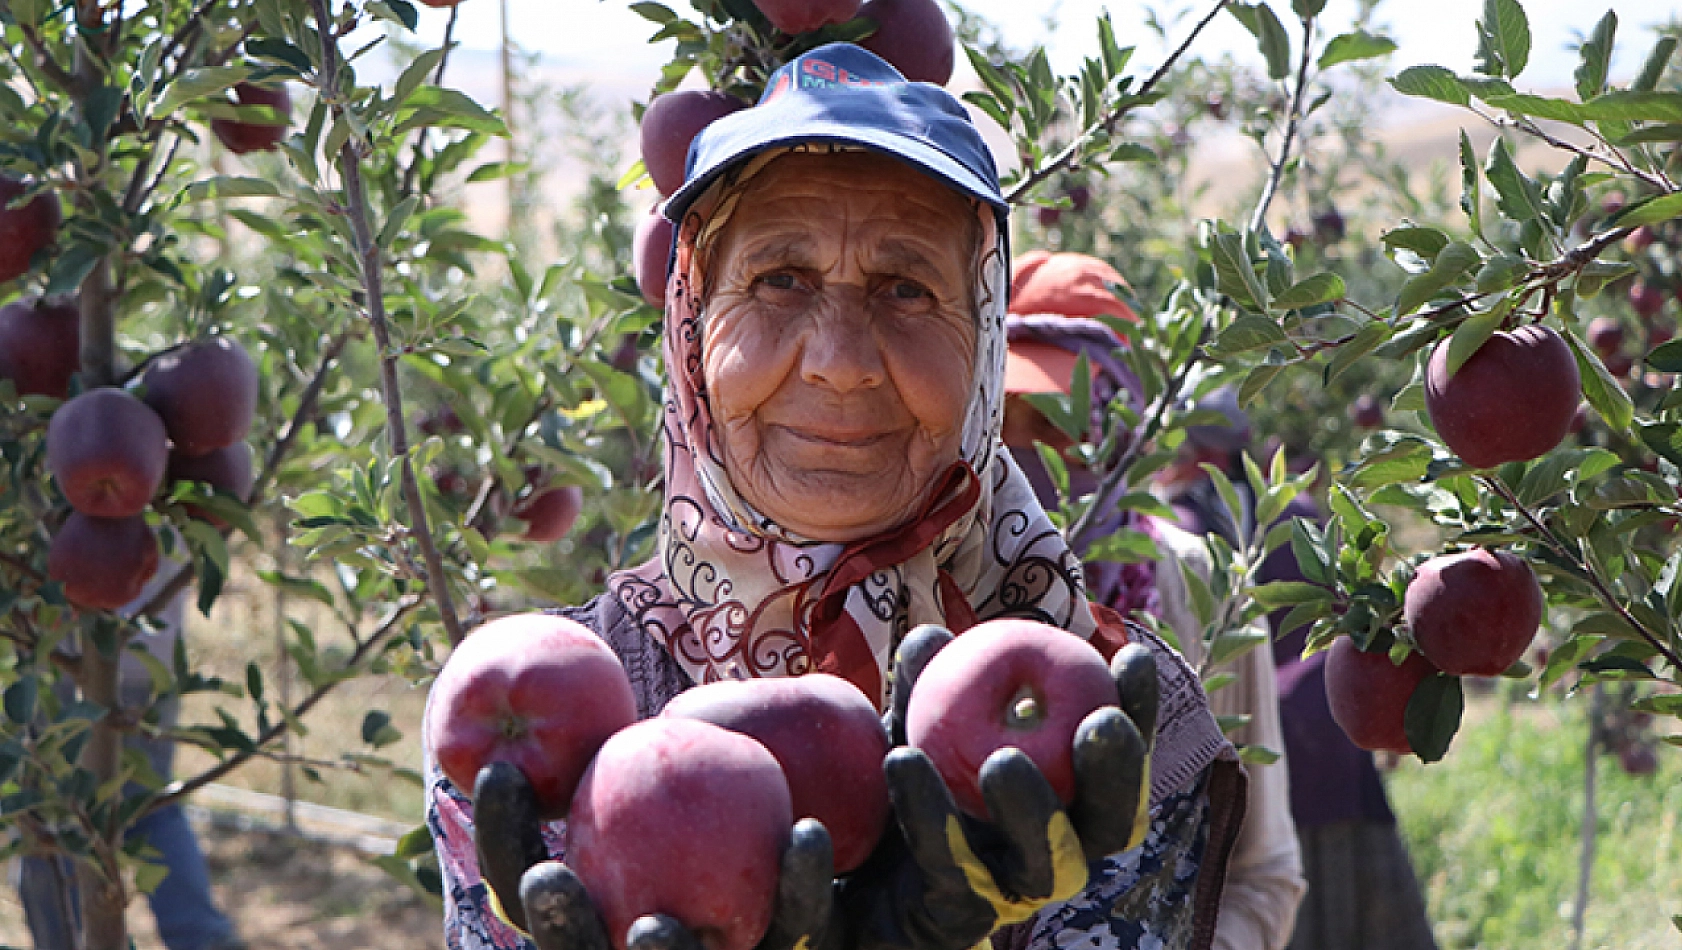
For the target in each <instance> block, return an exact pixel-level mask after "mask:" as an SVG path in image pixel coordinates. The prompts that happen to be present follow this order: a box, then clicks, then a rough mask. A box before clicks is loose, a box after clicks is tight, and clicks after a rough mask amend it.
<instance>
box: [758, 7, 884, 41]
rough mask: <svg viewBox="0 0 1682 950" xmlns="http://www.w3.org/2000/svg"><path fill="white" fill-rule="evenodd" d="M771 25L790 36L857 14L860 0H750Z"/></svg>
mask: <svg viewBox="0 0 1682 950" xmlns="http://www.w3.org/2000/svg"><path fill="white" fill-rule="evenodd" d="M753 5H754V6H756V7H758V8H759V12H760V13H763V14H765V19H767V20H770V21H771V25H772V26H774V27H776V28H777V29H779V30H782V31H783V32H784V33H787V34H788V35H790V36H794V35H795V34H798V33H810V32H812V31H813V30H818V29H822V28H823V27H826V26H829V25H830V24H833V23H845V22H847V21H848V20H851V19H852V18H853V17H855V16H858V12H859V0H753Z"/></svg>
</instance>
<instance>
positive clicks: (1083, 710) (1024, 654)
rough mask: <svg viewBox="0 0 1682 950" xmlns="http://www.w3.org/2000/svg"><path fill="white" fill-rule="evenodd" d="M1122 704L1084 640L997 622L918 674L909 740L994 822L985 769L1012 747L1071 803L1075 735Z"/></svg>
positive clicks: (1025, 623)
mask: <svg viewBox="0 0 1682 950" xmlns="http://www.w3.org/2000/svg"><path fill="white" fill-rule="evenodd" d="M1118 699H1119V697H1117V695H1116V685H1115V681H1114V680H1113V679H1112V678H1111V677H1110V669H1109V666H1108V665H1107V664H1106V663H1105V662H1104V658H1103V657H1102V656H1101V655H1100V654H1099V653H1098V651H1097V650H1096V649H1094V648H1093V647H1092V645H1091V644H1089V643H1087V642H1086V641H1085V640H1082V639H1081V638H1079V637H1077V636H1075V635H1074V634H1071V633H1069V632H1068V631H1066V630H1059V629H1058V628H1056V627H1053V626H1050V625H1047V624H1043V623H1038V622H1036V621H1032V620H1020V619H1015V618H1005V619H999V620H990V621H988V622H986V623H983V624H978V625H976V626H975V627H972V628H970V629H969V630H967V631H965V632H964V634H963V635H962V636H960V637H958V638H957V639H955V640H953V641H952V642H951V643H950V644H948V645H947V646H946V647H945V648H944V649H942V650H941V651H940V652H939V653H936V654H935V655H934V658H933V659H931V660H930V661H929V664H928V666H927V667H925V668H924V669H923V672H922V675H921V676H919V677H917V682H916V684H915V685H914V686H913V687H912V688H911V701H910V704H909V707H908V708H907V710H906V715H905V733H906V739H907V741H908V742H909V743H910V744H911V745H913V746H916V747H917V748H919V749H922V750H923V751H924V752H925V753H927V754H928V756H929V759H930V761H932V762H933V763H934V766H935V769H936V770H937V771H939V772H940V776H941V778H943V779H945V780H946V785H947V787H948V788H950V789H951V790H952V797H953V798H954V799H955V800H956V801H957V803H958V807H960V808H962V809H963V810H965V811H967V812H969V813H970V814H972V815H975V816H976V817H978V818H986V817H987V816H988V812H987V802H986V799H985V798H983V797H982V794H981V785H980V780H979V775H980V771H981V765H982V763H984V762H985V761H987V757H988V756H989V755H992V754H993V753H994V752H996V751H998V750H999V749H1001V748H1003V747H1005V746H1015V747H1016V748H1018V749H1020V750H1022V752H1023V753H1024V754H1026V755H1027V756H1028V758H1029V759H1031V760H1033V763H1034V764H1035V765H1037V766H1039V769H1040V772H1041V773H1042V774H1044V775H1045V777H1046V780H1047V781H1048V782H1050V783H1051V787H1052V789H1054V790H1055V791H1056V792H1057V795H1058V797H1059V798H1061V799H1062V800H1063V802H1064V803H1065V804H1067V803H1069V802H1071V801H1073V800H1074V796H1075V772H1074V762H1073V753H1074V738H1075V730H1076V728H1077V727H1079V726H1080V722H1081V720H1082V719H1084V718H1086V716H1087V714H1088V713H1090V712H1092V711H1093V710H1095V709H1098V708H1100V707H1102V706H1115V705H1117V704H1118Z"/></svg>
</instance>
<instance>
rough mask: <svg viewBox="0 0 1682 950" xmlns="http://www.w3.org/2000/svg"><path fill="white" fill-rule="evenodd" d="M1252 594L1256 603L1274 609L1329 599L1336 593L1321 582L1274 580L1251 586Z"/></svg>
mask: <svg viewBox="0 0 1682 950" xmlns="http://www.w3.org/2000/svg"><path fill="white" fill-rule="evenodd" d="M1250 596H1251V597H1253V598H1255V601H1256V603H1258V604H1261V605H1262V606H1263V607H1266V608H1267V609H1268V610H1274V609H1276V608H1279V607H1292V606H1295V605H1297V604H1313V603H1318V602H1320V601H1328V600H1332V599H1333V598H1334V597H1335V596H1336V595H1335V594H1334V593H1333V592H1332V591H1330V590H1327V589H1326V588H1324V587H1322V586H1320V585H1319V584H1309V583H1306V582H1303V581H1274V582H1273V583H1271V584H1263V585H1261V586H1260V587H1254V588H1251V589H1250Z"/></svg>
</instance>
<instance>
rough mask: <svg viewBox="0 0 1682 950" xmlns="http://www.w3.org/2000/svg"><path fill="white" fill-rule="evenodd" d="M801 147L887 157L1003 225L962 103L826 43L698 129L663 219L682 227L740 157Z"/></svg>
mask: <svg viewBox="0 0 1682 950" xmlns="http://www.w3.org/2000/svg"><path fill="white" fill-rule="evenodd" d="M802 142H842V143H847V144H850V145H858V146H862V147H864V148H868V149H871V150H873V151H877V152H882V153H885V154H887V155H891V156H893V157H895V158H898V159H900V160H902V161H904V162H907V163H908V164H910V165H912V166H913V167H915V168H917V169H918V170H919V171H922V172H924V173H925V174H928V175H930V176H932V177H934V178H937V179H939V180H941V181H944V182H946V183H947V184H948V185H950V186H951V187H952V188H954V189H956V190H957V191H960V192H963V193H964V194H967V195H971V196H973V197H975V198H978V199H980V200H981V201H984V202H986V203H987V204H989V205H991V206H992V207H993V210H994V212H995V213H996V214H997V215H998V216H999V218H1000V220H1001V221H1002V220H1003V219H1004V217H1005V215H1006V214H1008V213H1009V205H1007V204H1006V203H1005V200H1004V196H1003V195H1002V194H1000V192H999V173H998V169H997V168H996V167H995V166H994V164H993V155H992V153H991V152H989V151H988V150H987V143H986V142H984V141H982V139H981V133H980V132H979V131H977V130H976V127H975V123H973V122H971V121H970V118H969V113H968V112H966V111H965V110H964V107H963V104H962V103H960V102H959V101H958V100H957V99H955V98H953V96H952V94H951V93H948V92H947V91H946V90H945V89H942V88H940V87H939V86H936V85H933V84H930V83H922V82H911V81H909V80H907V79H906V78H905V77H904V76H902V75H900V73H899V71H898V70H896V69H894V68H893V67H892V66H890V65H888V63H887V62H886V61H885V60H883V59H882V58H881V57H879V56H877V55H876V54H875V53H872V52H870V51H869V50H867V49H864V48H862V47H859V46H855V45H853V44H852V43H830V44H828V45H826V46H820V47H818V48H817V49H814V50H812V51H810V52H807V53H804V54H802V55H801V56H799V57H797V58H795V59H793V60H790V61H789V62H788V63H786V64H785V65H784V66H783V67H782V68H781V69H779V70H777V71H776V72H775V73H772V74H771V79H770V81H769V82H767V83H766V85H765V93H764V95H762V96H760V97H759V103H758V105H756V106H754V107H753V108H751V109H743V110H741V111H740V112H734V113H731V114H730V115H727V116H725V117H723V118H722V119H719V120H717V121H716V122H713V123H712V124H711V125H708V126H707V127H706V128H705V129H702V130H701V134H699V135H697V136H696V137H695V141H694V142H692V143H690V146H689V163H688V166H687V168H686V174H685V176H684V183H683V187H681V188H679V189H678V190H677V191H676V192H675V193H674V194H673V195H672V196H671V198H670V199H668V200H667V202H666V209H665V213H666V217H668V218H670V219H672V220H673V221H681V220H683V214H684V212H685V211H686V210H688V208H689V206H690V205H691V204H692V203H693V202H694V201H695V199H697V198H699V197H700V196H701V195H702V193H704V192H705V191H706V190H707V188H708V186H710V185H711V184H712V183H713V182H714V181H715V180H717V179H718V177H719V176H720V175H722V174H723V173H724V172H725V171H726V170H727V169H729V168H730V167H731V166H733V165H735V164H736V163H738V162H740V161H742V160H743V159H746V158H749V157H750V156H753V155H755V154H758V153H759V152H763V151H766V150H767V149H773V148H779V147H782V146H789V145H797V144H800V143H802Z"/></svg>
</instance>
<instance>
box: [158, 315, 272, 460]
mask: <svg viewBox="0 0 1682 950" xmlns="http://www.w3.org/2000/svg"><path fill="white" fill-rule="evenodd" d="M141 379H142V382H143V384H144V386H145V393H146V395H145V398H146V404H147V405H149V406H151V407H152V408H153V409H154V410H156V411H157V413H158V416H159V417H160V418H162V419H163V421H164V427H165V428H166V429H168V430H169V438H170V441H171V442H173V443H175V451H176V452H178V453H180V454H182V455H203V454H205V453H206V452H212V451H215V450H216V449H220V448H224V447H226V446H229V445H232V444H234V443H235V442H238V441H240V440H241V439H244V438H245V436H246V433H248V432H249V431H251V420H252V418H253V417H254V416H255V415H256V413H257V388H258V382H259V380H258V377H257V364H256V363H254V362H252V360H251V356H250V355H249V354H247V353H246V352H245V348H244V347H242V346H240V345H239V344H238V343H235V342H234V341H233V340H231V339H229V338H228V337H225V336H213V337H206V338H205V339H202V340H198V341H196V342H193V343H189V344H187V345H186V346H183V347H181V348H179V349H176V350H172V351H170V352H167V353H163V354H160V355H159V356H158V357H157V358H156V359H154V360H153V361H152V363H151V365H149V366H147V367H146V372H145V374H144V375H143V376H142V377H141Z"/></svg>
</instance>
